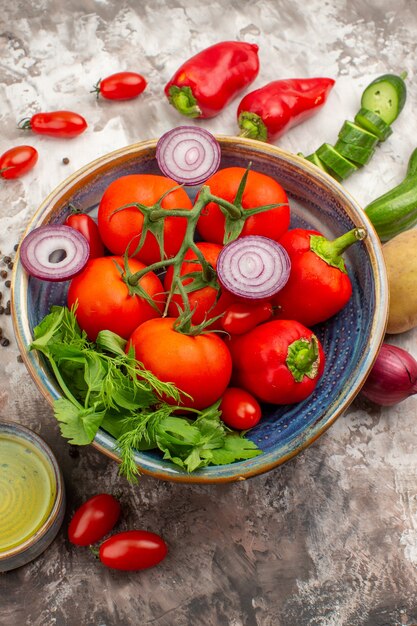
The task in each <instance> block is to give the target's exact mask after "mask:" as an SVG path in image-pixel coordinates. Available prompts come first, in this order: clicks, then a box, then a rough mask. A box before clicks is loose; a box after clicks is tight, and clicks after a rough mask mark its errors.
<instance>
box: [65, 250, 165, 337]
mask: <svg viewBox="0 0 417 626" xmlns="http://www.w3.org/2000/svg"><path fill="white" fill-rule="evenodd" d="M128 265H129V269H130V271H131V272H132V274H133V273H135V272H138V271H139V270H142V269H143V268H144V267H145V266H144V264H143V263H141V262H140V261H138V260H137V259H129V262H128ZM118 266H119V268H120V267H121V268H123V258H122V257H113V256H106V257H99V258H97V259H91V260H90V261H88V263H87V265H86V266H85V268H84V269H83V270H82V272H81V273H80V274H78V276H76V277H75V278H73V279H72V281H71V283H70V286H69V290H68V307H69V308H71V307H72V306H73V305H74V304H75V303H76V302H78V306H77V309H76V311H75V315H76V317H77V321H78V323H79V325H80V327H81V328H82V329H83V330H85V332H86V333H87V336H88V338H89V339H90V340H91V341H95V339H96V337H97V334H98V333H99V331H100V330H111V331H113V332H114V333H117V334H118V335H120V336H121V337H123V338H124V339H128V338H129V336H130V335H131V333H132V332H133V331H134V329H135V328H136V327H137V326H139V324H141V323H142V322H144V321H145V320H149V319H151V318H153V317H157V316H158V315H160V313H158V309H159V311H160V312H162V310H163V308H164V304H165V296H164V293H163V292H164V288H163V286H162V283H161V281H160V280H159V278H158V277H157V276H156V274H154V273H153V272H148V273H147V274H146V275H145V276H144V277H143V278H142V279H141V281H140V283H139V284H140V286H141V287H142V289H144V290H145V291H146V293H147V294H148V295H149V296H150V297H151V298H152V299H153V300H154V302H155V304H156V305H157V309H155V308H154V307H153V306H152V305H151V304H150V303H149V302H147V301H146V300H145V299H144V298H141V297H139V296H138V295H130V294H129V289H128V287H127V285H126V283H125V282H124V280H123V276H122V274H121V273H120V271H119V269H118Z"/></svg>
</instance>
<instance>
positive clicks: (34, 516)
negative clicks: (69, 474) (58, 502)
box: [0, 432, 56, 554]
mask: <svg viewBox="0 0 417 626" xmlns="http://www.w3.org/2000/svg"><path fill="white" fill-rule="evenodd" d="M55 497H56V486H55V480H54V474H53V468H52V466H51V465H50V463H49V461H48V459H47V458H45V457H44V456H43V455H42V453H41V452H40V451H39V450H38V449H37V448H36V447H35V446H34V445H33V444H32V443H31V442H30V441H28V440H26V439H23V438H19V437H15V436H13V435H12V434H9V433H1V432H0V554H1V553H2V552H6V551H7V550H10V549H11V548H14V547H15V546H18V545H20V544H22V543H24V542H25V541H26V540H27V539H29V538H30V537H32V536H33V535H34V534H35V533H36V531H37V530H39V528H40V527H41V526H42V525H43V523H44V522H45V520H46V519H47V518H48V516H49V514H50V512H51V510H52V507H53V505H54V501H55Z"/></svg>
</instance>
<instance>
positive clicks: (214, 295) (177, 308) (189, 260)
mask: <svg viewBox="0 0 417 626" xmlns="http://www.w3.org/2000/svg"><path fill="white" fill-rule="evenodd" d="M196 247H197V249H198V250H199V251H200V253H201V254H202V255H203V257H204V259H205V260H206V262H207V264H208V267H207V266H205V267H204V268H203V267H202V265H201V262H199V261H198V259H197V252H196V251H195V250H193V249H189V250H188V251H187V252H186V253H185V255H184V260H183V263H182V265H181V269H180V276H181V277H184V278H183V279H182V284H183V285H184V289H185V291H186V293H187V297H188V303H189V307H190V309H191V311H193V315H192V318H191V319H192V322H193V324H200V323H201V322H203V321H204V320H205V319H213V318H215V317H217V316H219V315H222V313H223V312H224V311H225V309H226V308H227V307H228V306H229V304H231V303H232V302H234V300H235V299H236V298H235V296H233V295H232V294H231V293H229V292H228V291H226V290H225V289H222V288H221V287H220V285H219V283H218V281H217V279H216V272H215V269H216V264H217V259H218V256H219V254H220V252H221V250H222V246H221V245H219V244H217V243H208V242H205V241H202V242H198V243H196ZM173 276H174V267H173V266H170V267H168V270H167V273H166V275H165V279H164V287H165V289H166V291H169V290H170V289H171V287H172V280H173ZM183 310H184V303H183V299H182V296H181V294H180V293H178V292H174V293H173V295H172V298H171V301H170V303H169V306H168V314H169V315H170V316H171V317H176V316H177V315H178V314H179V312H181V311H183ZM214 328H220V321H219V320H216V321H213V324H212V325H210V329H212V330H213V329H214Z"/></svg>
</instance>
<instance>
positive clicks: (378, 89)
mask: <svg viewBox="0 0 417 626" xmlns="http://www.w3.org/2000/svg"><path fill="white" fill-rule="evenodd" d="M405 76H406V74H405V75H403V74H402V75H401V76H397V75H395V74H383V76H379V78H376V79H375V80H373V81H372V83H370V84H369V85H368V87H367V88H366V89H365V91H364V92H363V94H362V98H361V107H362V108H363V109H367V110H368V111H372V113H376V114H377V115H379V117H381V118H382V119H383V121H384V122H385V123H386V124H388V125H390V124H392V122H394V121H395V120H396V119H397V117H398V116H399V114H400V113H401V111H402V110H403V107H404V104H405V100H406V97H407V88H406V86H405V82H404V80H403V79H404V78H405Z"/></svg>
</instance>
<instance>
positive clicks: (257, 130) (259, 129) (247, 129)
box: [238, 111, 268, 141]
mask: <svg viewBox="0 0 417 626" xmlns="http://www.w3.org/2000/svg"><path fill="white" fill-rule="evenodd" d="M238 124H239V128H240V129H241V132H240V137H249V138H250V139H258V141H267V139H268V130H267V128H266V126H265V123H264V122H263V120H262V118H261V117H260V116H259V115H257V114H256V113H251V112H250V111H242V113H241V114H240V115H239V119H238Z"/></svg>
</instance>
